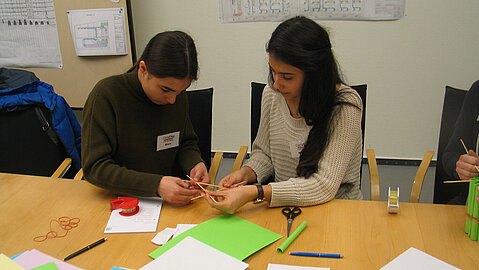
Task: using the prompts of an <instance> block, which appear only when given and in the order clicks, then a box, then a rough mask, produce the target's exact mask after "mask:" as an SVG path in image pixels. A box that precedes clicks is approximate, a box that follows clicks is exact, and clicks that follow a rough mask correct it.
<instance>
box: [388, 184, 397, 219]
mask: <svg viewBox="0 0 479 270" xmlns="http://www.w3.org/2000/svg"><path fill="white" fill-rule="evenodd" d="M388 212H389V213H392V214H397V213H398V212H399V187H398V188H397V189H396V190H393V189H392V188H391V187H389V191H388Z"/></svg>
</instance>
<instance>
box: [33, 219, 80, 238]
mask: <svg viewBox="0 0 479 270" xmlns="http://www.w3.org/2000/svg"><path fill="white" fill-rule="evenodd" d="M78 223H80V219H79V218H70V217H66V216H63V217H59V218H58V219H52V220H50V231H49V232H47V233H46V234H45V235H39V236H35V237H34V238H33V241H35V242H43V241H45V240H47V239H48V238H57V237H65V236H67V234H68V232H69V231H70V230H71V229H74V228H76V227H78ZM55 224H56V225H57V227H58V228H60V229H61V230H62V231H60V232H58V231H57V230H55V228H53V227H54V225H55Z"/></svg>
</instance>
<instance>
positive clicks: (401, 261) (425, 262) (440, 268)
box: [381, 247, 459, 270]
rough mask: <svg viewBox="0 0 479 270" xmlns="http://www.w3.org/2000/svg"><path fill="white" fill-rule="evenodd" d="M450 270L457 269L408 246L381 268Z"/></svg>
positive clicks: (392, 269) (385, 269)
mask: <svg viewBox="0 0 479 270" xmlns="http://www.w3.org/2000/svg"><path fill="white" fill-rule="evenodd" d="M395 269H398V270H402V269H408V270H415V269H417V270H428V269H434V270H450V269H459V268H456V267H454V266H452V265H450V264H448V263H445V262H443V261H441V260H439V259H437V258H435V257H433V256H431V255H429V254H427V253H425V252H423V251H421V250H419V249H416V248H414V247H410V248H409V249H408V250H406V251H404V252H403V253H401V255H399V256H398V257H396V258H395V259H394V260H392V261H390V262H389V263H388V264H386V265H385V266H383V267H382V268H381V270H395Z"/></svg>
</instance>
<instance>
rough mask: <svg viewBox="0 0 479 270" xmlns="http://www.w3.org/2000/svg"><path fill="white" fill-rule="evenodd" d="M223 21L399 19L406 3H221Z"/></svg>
mask: <svg viewBox="0 0 479 270" xmlns="http://www.w3.org/2000/svg"><path fill="white" fill-rule="evenodd" d="M219 1H220V15H221V20H222V22H247V21H281V20H284V19H286V18H289V17H292V16H295V15H303V16H307V17H309V18H311V19H327V20H397V19H400V18H401V17H403V16H404V9H405V0H219Z"/></svg>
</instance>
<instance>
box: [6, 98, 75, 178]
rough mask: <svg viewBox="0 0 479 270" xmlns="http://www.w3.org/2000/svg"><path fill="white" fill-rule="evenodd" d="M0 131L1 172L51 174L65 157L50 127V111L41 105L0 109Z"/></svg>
mask: <svg viewBox="0 0 479 270" xmlns="http://www.w3.org/2000/svg"><path fill="white" fill-rule="evenodd" d="M41 115H43V116H41ZM43 117H44V119H42V118H43ZM0 130H1V132H0V171H1V172H7V173H19V174H30V175H40V176H51V175H52V174H53V173H54V172H55V170H56V169H57V167H58V166H59V165H60V164H61V163H62V162H63V161H64V160H65V158H67V157H68V155H67V153H66V151H65V148H64V146H63V145H62V143H61V142H60V141H59V139H58V137H56V134H55V132H54V131H53V128H52V126H51V112H50V111H49V110H48V109H46V108H45V107H43V106H39V105H31V106H26V107H24V108H22V109H21V110H16V111H12V112H5V111H2V112H0ZM47 130H49V131H48V132H47ZM70 171H72V170H69V171H68V172H70ZM72 173H75V172H72ZM65 177H68V178H73V175H68V173H67V175H65Z"/></svg>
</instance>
